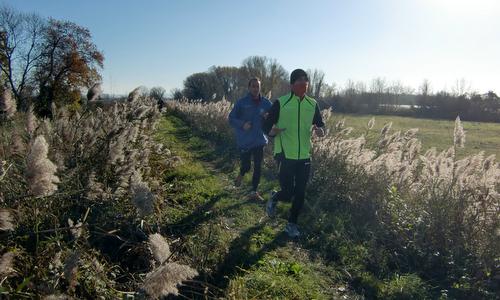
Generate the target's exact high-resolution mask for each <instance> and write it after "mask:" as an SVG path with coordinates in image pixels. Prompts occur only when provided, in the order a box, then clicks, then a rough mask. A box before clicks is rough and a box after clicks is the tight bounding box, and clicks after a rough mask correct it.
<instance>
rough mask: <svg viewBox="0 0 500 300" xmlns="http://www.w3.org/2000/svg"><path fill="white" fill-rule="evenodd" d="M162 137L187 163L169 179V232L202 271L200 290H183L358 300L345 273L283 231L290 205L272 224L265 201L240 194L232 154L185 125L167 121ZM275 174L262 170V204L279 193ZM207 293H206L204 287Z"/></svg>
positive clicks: (193, 294) (195, 294) (197, 294)
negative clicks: (234, 180)
mask: <svg viewBox="0 0 500 300" xmlns="http://www.w3.org/2000/svg"><path fill="white" fill-rule="evenodd" d="M156 138H157V139H158V140H160V141H161V142H162V143H164V144H165V145H166V147H167V148H169V149H170V150H171V151H172V152H173V153H174V154H175V155H178V156H179V157H180V160H181V161H182V163H181V164H179V165H178V166H177V167H176V168H175V169H174V170H173V171H168V173H166V174H164V179H165V180H164V181H165V184H168V189H169V192H168V194H169V197H168V199H166V201H169V202H170V203H172V205H171V206H172V208H171V209H170V210H169V211H166V212H164V215H163V217H162V218H163V220H162V224H164V228H163V231H165V232H167V233H168V234H169V235H170V237H171V238H173V239H177V240H178V242H177V243H175V244H174V247H176V249H175V250H177V251H178V253H179V255H180V256H182V257H184V259H185V260H186V262H188V263H190V264H191V265H192V266H193V267H195V268H197V269H198V270H199V272H200V274H201V275H200V277H199V278H198V280H199V282H200V283H199V286H196V284H192V285H190V287H188V288H185V289H184V290H183V291H182V292H183V295H184V296H185V297H187V298H190V299H191V298H200V299H205V298H206V299H214V298H219V297H220V298H226V299H337V298H344V299H345V298H349V299H353V298H358V297H357V296H356V295H355V294H352V293H350V292H349V291H346V288H345V283H343V282H342V277H343V276H342V274H339V273H338V270H335V269H334V268H333V267H331V266H327V265H326V264H324V263H323V262H322V261H321V259H319V258H318V256H317V255H314V254H313V253H311V252H310V251H308V250H306V249H304V248H303V247H302V246H301V245H302V244H303V242H304V241H305V239H307V238H308V237H307V232H305V236H304V237H303V238H302V239H304V240H290V239H289V238H288V237H287V236H286V235H285V234H284V233H283V228H284V226H285V222H286V221H285V220H286V219H285V218H286V215H287V213H288V209H289V207H290V204H289V203H283V204H280V206H279V207H278V218H276V219H273V220H271V219H269V218H268V217H267V216H266V214H265V211H264V207H265V202H262V201H256V200H250V199H248V197H246V194H247V193H248V188H249V187H250V175H247V176H246V178H245V180H244V181H243V184H242V187H241V188H235V187H234V186H233V183H232V178H234V177H235V175H236V172H237V161H236V160H235V158H236V155H235V153H234V150H233V151H231V150H228V149H226V148H224V147H223V146H221V145H216V144H213V143H210V142H209V141H207V140H206V139H203V138H201V137H199V136H197V135H195V134H194V133H193V132H192V129H191V128H190V127H188V126H187V125H186V124H185V123H184V122H183V121H182V120H181V119H179V118H177V117H175V116H172V115H167V116H165V117H164V118H163V119H162V121H161V122H160V126H159V128H158V132H157V135H156ZM271 178H272V170H269V169H266V168H265V170H263V178H262V181H261V185H260V190H261V191H262V194H263V195H264V198H266V200H267V198H268V195H269V192H270V190H271V189H272V188H275V187H276V186H275V185H276V182H275V181H274V180H270V179H271ZM203 287H205V289H204V288H203Z"/></svg>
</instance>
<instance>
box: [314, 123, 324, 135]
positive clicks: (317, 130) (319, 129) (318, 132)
mask: <svg viewBox="0 0 500 300" xmlns="http://www.w3.org/2000/svg"><path fill="white" fill-rule="evenodd" d="M314 134H316V136H317V137H324V136H325V131H324V130H323V127H317V126H316V125H314Z"/></svg>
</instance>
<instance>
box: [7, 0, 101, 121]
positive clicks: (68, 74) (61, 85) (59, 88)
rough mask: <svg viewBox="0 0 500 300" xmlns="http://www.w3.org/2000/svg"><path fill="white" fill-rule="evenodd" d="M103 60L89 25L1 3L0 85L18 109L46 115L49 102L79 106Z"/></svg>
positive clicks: (97, 76) (96, 77) (98, 75)
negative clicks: (19, 9)
mask: <svg viewBox="0 0 500 300" xmlns="http://www.w3.org/2000/svg"><path fill="white" fill-rule="evenodd" d="M103 62H104V56H103V54H102V52H101V51H99V50H98V49H97V47H96V45H95V44H94V43H93V41H92V35H91V33H90V31H89V30H88V29H87V28H84V27H82V26H79V25H77V24H75V23H73V22H69V21H62V20H56V19H52V18H48V19H46V18H42V17H40V16H38V15H36V14H25V13H21V12H18V11H16V10H14V9H12V8H11V7H9V6H6V5H4V6H0V89H1V90H2V92H3V91H4V90H6V89H8V90H10V92H11V93H12V95H13V97H14V98H15V100H16V105H17V108H18V109H20V110H26V109H27V107H28V106H29V105H33V106H34V108H35V110H36V112H38V114H40V115H42V116H50V113H51V110H50V107H51V105H52V103H59V104H70V105H75V106H78V105H79V104H80V102H81V99H82V93H86V91H87V89H89V88H91V87H93V86H95V85H96V84H98V83H99V82H100V80H101V75H100V73H99V71H100V69H101V68H102V67H103Z"/></svg>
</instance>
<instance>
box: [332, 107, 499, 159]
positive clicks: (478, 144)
mask: <svg viewBox="0 0 500 300" xmlns="http://www.w3.org/2000/svg"><path fill="white" fill-rule="evenodd" d="M372 117H375V127H374V128H373V130H372V131H373V132H372V133H371V137H372V138H375V137H376V136H378V133H379V132H380V129H382V127H383V126H384V125H385V124H386V123H388V122H392V131H393V132H394V131H396V130H402V131H404V130H408V129H410V128H419V132H418V134H417V137H418V138H419V139H420V140H421V141H422V146H423V147H422V150H423V151H425V150H427V149H429V148H431V147H436V148H437V149H438V150H444V149H447V148H448V147H450V146H452V145H453V130H454V128H455V122H454V121H446V120H431V119H418V118H410V117H398V116H383V115H376V116H375V115H353V114H336V113H334V114H333V115H332V118H333V122H337V121H339V120H341V119H342V118H345V125H346V126H347V127H353V132H352V133H351V136H353V137H356V136H359V135H360V134H363V133H365V132H366V126H367V123H368V121H369V120H370V119H371V118H372ZM462 124H463V127H464V130H465V135H466V139H465V148H464V149H460V152H459V155H461V156H463V155H470V154H475V153H478V152H479V151H484V152H485V153H486V155H490V154H496V157H497V158H500V134H499V133H500V124H499V123H481V122H462Z"/></svg>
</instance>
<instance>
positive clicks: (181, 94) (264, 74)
mask: <svg viewBox="0 0 500 300" xmlns="http://www.w3.org/2000/svg"><path fill="white" fill-rule="evenodd" d="M307 72H308V74H309V78H310V84H309V91H308V94H310V95H311V96H313V97H314V98H316V99H317V100H318V101H319V102H320V103H321V105H322V107H323V108H328V107H332V108H333V109H334V110H335V111H337V112H343V113H362V114H396V115H405V116H413V117H425V118H439V119H455V118H456V117H457V115H460V118H461V119H462V120H470V121H488V122H500V99H499V97H498V96H497V94H495V93H494V92H493V91H489V92H487V93H485V94H479V93H475V92H471V89H470V87H469V86H467V83H466V82H465V80H463V79H462V80H458V81H457V82H456V86H454V87H453V88H452V90H451V91H450V92H448V91H438V92H436V93H433V92H432V91H431V83H430V82H429V81H428V80H424V81H423V83H422V85H421V86H420V87H419V89H418V91H415V89H413V88H411V87H409V86H405V85H403V84H402V83H401V82H399V81H396V82H388V81H386V80H385V79H384V78H380V77H379V78H375V79H373V80H372V81H371V82H370V83H369V84H366V83H364V82H354V81H353V80H348V81H347V83H346V84H345V86H344V87H339V86H338V85H336V84H335V83H332V84H328V83H327V82H326V81H325V73H324V72H323V71H321V70H318V69H314V70H311V69H309V70H307ZM253 76H257V77H259V78H261V80H262V93H263V94H264V95H272V96H273V98H276V97H277V96H279V95H282V94H284V93H287V92H288V91H289V77H288V76H289V73H288V72H287V71H286V70H285V68H283V67H282V66H281V65H280V64H279V63H278V62H277V61H276V60H275V59H270V58H268V57H265V56H251V57H248V58H246V59H245V60H243V62H242V64H241V66H239V67H228V66H213V67H211V68H210V69H209V70H208V71H206V72H200V73H195V74H192V75H190V76H188V77H187V78H186V79H185V80H184V86H183V88H182V89H174V90H172V92H171V97H172V98H174V99H180V98H187V99H197V100H202V101H217V100H220V99H222V98H225V99H227V100H229V101H235V100H237V99H238V98H240V97H242V96H243V95H245V93H246V91H247V84H248V80H249V79H250V78H251V77H253Z"/></svg>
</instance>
